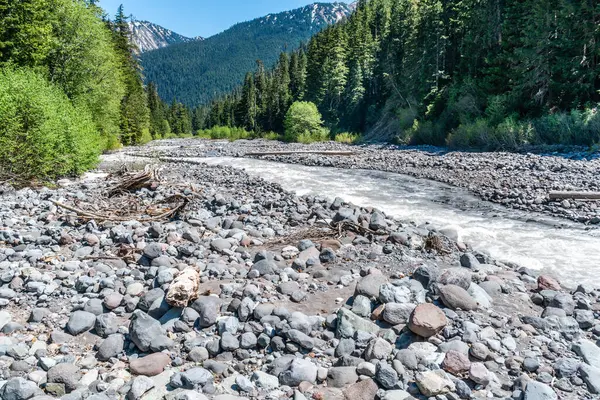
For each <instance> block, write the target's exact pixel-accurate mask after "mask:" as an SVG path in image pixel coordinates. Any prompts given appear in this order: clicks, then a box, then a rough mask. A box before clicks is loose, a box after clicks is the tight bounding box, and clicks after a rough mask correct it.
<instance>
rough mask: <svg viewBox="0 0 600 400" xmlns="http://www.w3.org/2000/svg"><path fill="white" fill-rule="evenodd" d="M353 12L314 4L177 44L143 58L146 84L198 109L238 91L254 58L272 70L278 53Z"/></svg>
mask: <svg viewBox="0 0 600 400" xmlns="http://www.w3.org/2000/svg"><path fill="white" fill-rule="evenodd" d="M352 12H353V7H352V6H351V5H348V4H346V3H313V4H309V5H307V6H304V7H300V8H297V9H294V10H289V11H284V12H281V13H272V14H268V15H266V16H264V17H260V18H255V19H253V20H250V21H246V22H240V23H237V24H235V25H233V26H232V27H231V28H229V29H227V30H225V31H223V32H221V33H219V34H216V35H214V36H211V37H209V38H206V39H205V40H203V41H191V42H180V43H175V44H173V45H170V46H168V47H164V48H159V49H157V50H155V51H150V52H145V53H143V54H142V55H141V61H142V66H143V67H144V73H145V76H146V81H147V82H154V83H156V85H157V86H158V90H159V94H160V96H161V98H163V100H165V101H168V102H170V101H172V100H174V99H176V100H178V101H181V102H183V103H184V104H187V105H188V106H196V105H200V104H206V103H208V102H210V101H211V100H213V99H214V98H216V97H218V96H220V95H222V94H224V93H227V92H229V91H231V90H233V89H234V88H236V87H238V86H239V85H240V84H241V83H242V81H243V78H244V75H245V74H246V72H247V71H249V70H252V69H254V68H255V64H256V61H257V60H261V61H263V63H264V64H265V66H267V67H270V66H271V65H273V64H274V63H275V61H276V60H277V59H278V57H279V54H280V52H281V51H286V50H288V51H292V50H294V49H296V48H298V46H300V44H301V43H303V42H305V41H307V40H308V39H310V38H311V37H312V36H313V35H314V34H316V33H317V32H319V31H321V30H322V29H323V28H324V27H325V26H328V25H330V24H332V23H335V22H339V21H341V20H342V19H344V18H346V17H348V16H349V15H350V14H351V13H352Z"/></svg>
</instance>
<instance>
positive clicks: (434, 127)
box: [404, 120, 446, 146]
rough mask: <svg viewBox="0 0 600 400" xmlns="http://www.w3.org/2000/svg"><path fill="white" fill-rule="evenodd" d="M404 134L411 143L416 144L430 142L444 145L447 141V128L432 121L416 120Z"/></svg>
mask: <svg viewBox="0 0 600 400" xmlns="http://www.w3.org/2000/svg"><path fill="white" fill-rule="evenodd" d="M404 136H405V137H407V138H409V143H410V144H414V145H420V144H430V145H434V146H443V145H444V144H445V143H444V141H445V137H446V134H445V130H444V128H443V126H442V125H441V124H435V123H433V122H432V121H423V122H420V121H419V120H415V121H414V123H413V126H412V128H411V129H409V130H408V131H407V132H406V133H404Z"/></svg>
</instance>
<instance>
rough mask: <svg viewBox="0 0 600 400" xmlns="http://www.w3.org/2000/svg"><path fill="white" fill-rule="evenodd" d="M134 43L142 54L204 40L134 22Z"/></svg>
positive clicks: (131, 25)
mask: <svg viewBox="0 0 600 400" xmlns="http://www.w3.org/2000/svg"><path fill="white" fill-rule="evenodd" d="M129 26H130V28H131V33H132V36H133V42H134V43H135V44H136V45H137V47H138V49H140V52H141V53H144V52H146V51H151V50H157V49H161V48H163V47H167V46H170V45H172V44H176V43H188V42H193V41H197V40H204V39H203V38H201V37H197V38H189V37H186V36H183V35H180V34H178V33H175V32H173V31H171V30H169V29H167V28H163V27H162V26H160V25H157V24H153V23H152V22H148V21H132V22H130V23H129Z"/></svg>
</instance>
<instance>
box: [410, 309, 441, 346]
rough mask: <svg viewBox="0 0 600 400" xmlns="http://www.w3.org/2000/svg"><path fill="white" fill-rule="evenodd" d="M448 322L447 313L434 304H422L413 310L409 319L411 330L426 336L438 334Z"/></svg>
mask: <svg viewBox="0 0 600 400" xmlns="http://www.w3.org/2000/svg"><path fill="white" fill-rule="evenodd" d="M447 324H448V320H447V319H446V315H445V314H444V313H443V312H442V310H440V309H439V308H438V307H436V306H435V305H433V304H420V305H418V306H417V307H416V308H415V309H414V310H413V312H412V314H411V316H410V321H409V328H410V330H411V331H413V332H414V333H416V334H417V335H419V336H422V337H424V338H429V337H431V336H434V335H436V334H437V333H438V332H440V331H441V330H442V329H444V327H445V326H446V325H447Z"/></svg>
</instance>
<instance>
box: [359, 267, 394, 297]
mask: <svg viewBox="0 0 600 400" xmlns="http://www.w3.org/2000/svg"><path fill="white" fill-rule="evenodd" d="M387 280H388V279H387V278H386V276H385V275H383V274H382V273H381V272H374V273H373V272H372V273H370V274H369V275H367V276H365V277H364V278H362V279H361V280H360V281H358V284H357V285H356V290H355V291H354V295H355V296H358V295H363V296H365V297H368V298H378V297H379V288H380V287H381V285H383V284H384V283H386V282H387Z"/></svg>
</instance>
